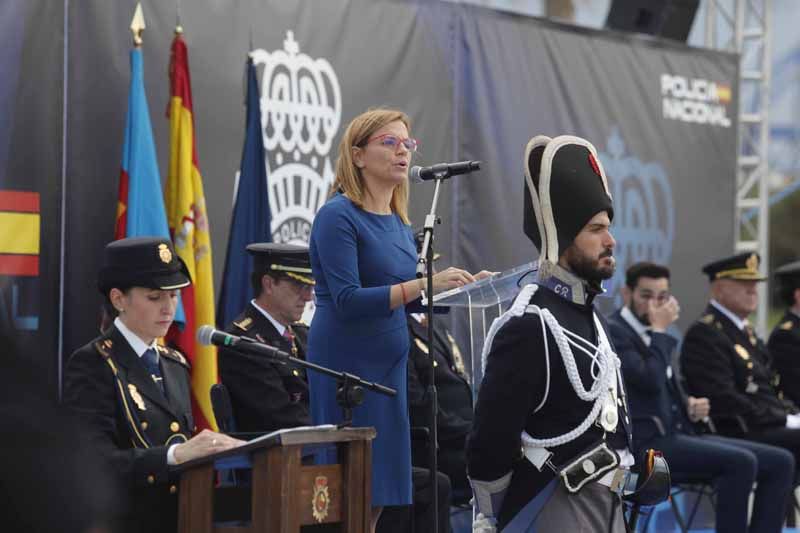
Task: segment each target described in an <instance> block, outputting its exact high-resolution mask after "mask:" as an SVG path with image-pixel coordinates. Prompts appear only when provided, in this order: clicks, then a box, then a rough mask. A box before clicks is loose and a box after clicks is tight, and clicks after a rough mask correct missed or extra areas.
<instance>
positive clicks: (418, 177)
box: [408, 161, 481, 183]
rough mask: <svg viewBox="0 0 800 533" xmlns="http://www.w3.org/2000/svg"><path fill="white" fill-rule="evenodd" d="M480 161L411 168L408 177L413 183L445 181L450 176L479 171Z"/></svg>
mask: <svg viewBox="0 0 800 533" xmlns="http://www.w3.org/2000/svg"><path fill="white" fill-rule="evenodd" d="M480 168H481V162H480V161H459V162H458V163H439V164H437V165H433V166H430V167H411V172H409V174H408V177H409V179H410V180H411V181H413V182H414V183H421V182H423V181H429V180H435V179H437V178H438V179H446V178H449V177H451V176H459V175H461V174H469V173H470V172H475V171H476V170H480Z"/></svg>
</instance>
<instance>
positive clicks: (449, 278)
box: [433, 267, 475, 293]
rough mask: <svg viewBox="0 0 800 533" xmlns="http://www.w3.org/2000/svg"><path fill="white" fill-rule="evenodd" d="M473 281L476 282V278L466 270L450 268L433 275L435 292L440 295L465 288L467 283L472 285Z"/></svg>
mask: <svg viewBox="0 0 800 533" xmlns="http://www.w3.org/2000/svg"><path fill="white" fill-rule="evenodd" d="M473 281H475V277H474V276H473V275H472V274H470V273H469V272H467V271H466V270H462V269H460V268H456V267H449V268H448V269H446V270H443V271H441V272H438V273H436V274H434V275H433V292H434V293H440V292H443V291H448V290H450V289H455V288H458V287H463V286H464V285H466V284H467V283H472V282H473Z"/></svg>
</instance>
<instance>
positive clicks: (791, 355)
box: [767, 261, 800, 404]
mask: <svg viewBox="0 0 800 533" xmlns="http://www.w3.org/2000/svg"><path fill="white" fill-rule="evenodd" d="M775 279H776V281H777V282H778V285H779V290H780V296H781V300H782V301H783V303H784V305H786V307H787V309H786V314H784V315H783V318H781V320H780V322H778V325H777V326H775V329H773V330H772V334H771V335H770V336H769V342H767V347H768V348H769V353H770V355H772V357H773V359H774V361H775V370H777V372H778V375H780V383H779V384H778V388H779V389H780V391H781V392H783V394H784V395H785V396H786V397H787V398H789V399H790V400H792V401H793V402H794V403H795V404H800V261H796V262H794V263H789V264H788V265H783V266H782V267H780V268H779V269H777V270H776V271H775Z"/></svg>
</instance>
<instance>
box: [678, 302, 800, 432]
mask: <svg viewBox="0 0 800 533" xmlns="http://www.w3.org/2000/svg"><path fill="white" fill-rule="evenodd" d="M681 368H682V371H683V374H684V376H685V377H686V383H687V385H688V389H689V393H690V394H692V395H693V396H697V397H706V398H708V399H709V400H710V401H711V417H712V419H713V420H714V423H715V424H716V426H717V430H718V431H719V432H720V433H722V434H726V435H731V436H736V435H740V434H741V425H740V424H739V422H738V421H737V420H736V417H741V420H743V421H744V423H745V424H746V426H747V428H748V429H749V430H750V431H757V430H763V429H766V428H782V427H784V426H785V425H786V415H787V414H789V413H793V412H796V409H795V408H794V406H793V405H792V404H791V402H788V401H784V400H783V399H782V398H781V397H779V393H778V391H777V390H776V386H777V385H778V382H779V380H780V378H779V376H778V375H777V374H776V373H775V372H774V371H773V369H772V367H771V358H770V355H769V353H768V352H767V348H766V346H765V345H764V343H763V342H762V341H761V339H758V338H757V337H756V336H755V335H752V336H751V335H750V334H748V333H747V332H745V331H743V330H741V329H739V328H738V327H737V326H736V324H734V323H733V322H732V321H731V320H730V319H729V318H728V317H727V316H725V315H724V314H723V313H722V312H721V311H719V310H718V309H717V308H716V307H715V306H713V305H709V306H708V307H707V308H706V312H705V314H704V315H703V316H702V317H701V318H700V320H698V321H697V322H695V323H694V324H692V326H691V327H690V328H689V330H688V331H687V332H686V337H685V339H684V341H683V347H682V349H681Z"/></svg>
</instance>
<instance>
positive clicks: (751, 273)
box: [703, 252, 767, 281]
mask: <svg viewBox="0 0 800 533" xmlns="http://www.w3.org/2000/svg"><path fill="white" fill-rule="evenodd" d="M760 262H761V256H759V255H758V254H757V253H754V252H744V253H741V254H736V255H732V256H730V257H726V258H724V259H718V260H716V261H712V262H711V263H708V264H707V265H705V266H704V267H703V274H705V275H706V276H708V281H714V280H718V279H733V280H740V281H765V280H766V279H767V278H766V276H764V275H763V274H761V272H759V270H758V266H759V263H760Z"/></svg>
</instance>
